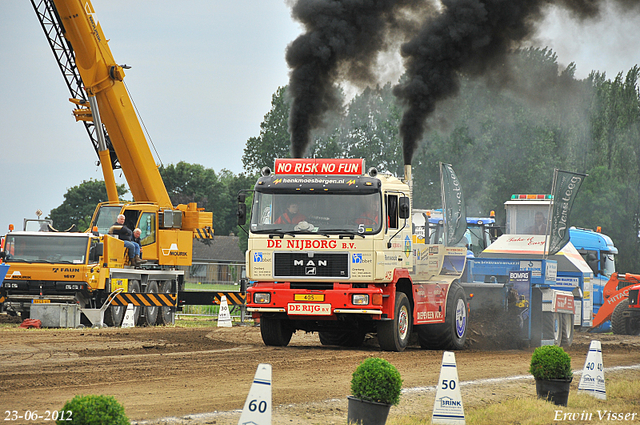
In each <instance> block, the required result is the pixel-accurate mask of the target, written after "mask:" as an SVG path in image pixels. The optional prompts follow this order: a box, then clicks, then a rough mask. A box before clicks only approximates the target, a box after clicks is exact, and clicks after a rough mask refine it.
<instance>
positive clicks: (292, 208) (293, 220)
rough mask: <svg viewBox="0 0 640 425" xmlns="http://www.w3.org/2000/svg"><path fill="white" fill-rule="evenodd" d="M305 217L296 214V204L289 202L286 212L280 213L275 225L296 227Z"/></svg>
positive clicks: (298, 213)
mask: <svg viewBox="0 0 640 425" xmlns="http://www.w3.org/2000/svg"><path fill="white" fill-rule="evenodd" d="M306 219H307V217H305V216H304V215H303V214H300V212H298V204H297V203H296V202H289V206H288V207H287V210H286V211H285V212H283V213H282V215H281V216H280V217H278V218H277V219H276V221H275V224H292V225H296V224H298V223H300V222H301V221H305V220H306Z"/></svg>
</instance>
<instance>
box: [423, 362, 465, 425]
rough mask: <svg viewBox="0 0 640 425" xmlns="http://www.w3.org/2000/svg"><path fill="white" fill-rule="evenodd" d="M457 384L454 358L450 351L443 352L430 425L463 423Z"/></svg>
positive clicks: (460, 396) (459, 424)
mask: <svg viewBox="0 0 640 425" xmlns="http://www.w3.org/2000/svg"><path fill="white" fill-rule="evenodd" d="M458 384H459V381H458V369H457V367H456V356H455V354H453V352H451V351H445V352H444V354H443V355H442V367H441V368H440V379H439V380H438V385H437V389H436V400H435V403H434V404H433V415H432V416H431V423H433V424H456V425H461V424H464V423H465V420H464V409H463V407H462V395H461V394H460V386H459V385H458Z"/></svg>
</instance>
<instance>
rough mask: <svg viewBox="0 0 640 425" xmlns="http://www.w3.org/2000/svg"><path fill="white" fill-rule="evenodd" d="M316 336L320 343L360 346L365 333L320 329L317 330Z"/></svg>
mask: <svg viewBox="0 0 640 425" xmlns="http://www.w3.org/2000/svg"><path fill="white" fill-rule="evenodd" d="M318 336H319V337H320V344H322V345H337V346H339V347H360V346H361V345H362V343H363V342H364V337H365V333H364V332H361V331H335V332H329V331H322V332H318Z"/></svg>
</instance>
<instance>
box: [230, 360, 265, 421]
mask: <svg viewBox="0 0 640 425" xmlns="http://www.w3.org/2000/svg"><path fill="white" fill-rule="evenodd" d="M238 425H271V365H270V364H268V363H260V364H259V365H258V369H257V370H256V375H255V377H254V378H253V384H251V389H250V390H249V395H248V396H247V401H245V402H244V408H243V409H242V415H240V420H239V421H238Z"/></svg>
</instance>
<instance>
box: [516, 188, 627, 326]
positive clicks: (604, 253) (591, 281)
mask: <svg viewBox="0 0 640 425" xmlns="http://www.w3.org/2000/svg"><path fill="white" fill-rule="evenodd" d="M551 200H552V197H551V195H543V194H515V195H512V196H511V199H509V200H508V201H507V202H505V210H506V220H505V233H506V234H518V235H522V234H531V233H533V232H532V231H531V227H532V224H533V223H535V217H536V215H538V216H540V215H542V217H543V218H544V219H545V220H546V219H547V218H548V216H549V205H550V203H551ZM569 238H570V239H569V244H570V245H571V246H572V247H573V248H575V250H576V251H577V252H578V253H579V254H580V256H581V257H582V264H580V265H576V267H578V268H580V269H586V270H588V271H590V272H591V274H590V275H588V273H587V275H585V276H584V278H583V279H578V278H577V276H576V275H577V273H573V272H570V271H568V270H566V269H565V268H564V267H563V265H564V264H566V263H565V262H559V263H558V277H559V280H558V282H559V285H560V286H564V287H565V288H566V289H569V290H573V289H575V288H579V289H580V292H582V294H581V297H582V298H581V300H580V301H579V303H578V307H579V308H582V317H583V320H582V322H581V326H583V327H590V326H591V323H592V321H593V317H594V316H595V315H596V313H597V312H598V310H599V309H600V307H601V306H602V304H603V302H604V298H603V289H604V286H605V285H606V283H607V282H608V281H609V278H610V277H611V275H612V274H613V273H615V271H616V266H615V256H616V255H617V254H618V249H617V248H616V247H615V245H614V243H613V241H612V240H611V238H610V237H609V236H607V235H605V234H603V233H601V232H600V229H599V228H598V229H597V230H596V231H594V230H590V229H581V228H575V227H572V228H570V229H569ZM569 249H570V248H567V250H569ZM572 262H573V263H580V261H579V259H575V258H574V259H573V261H572ZM571 268H574V266H573V265H572V266H571ZM576 292H577V291H576ZM610 330H611V322H610V321H606V322H604V323H603V324H602V325H601V326H599V327H598V328H596V329H595V331H597V332H609V331H610Z"/></svg>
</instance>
